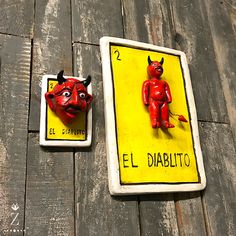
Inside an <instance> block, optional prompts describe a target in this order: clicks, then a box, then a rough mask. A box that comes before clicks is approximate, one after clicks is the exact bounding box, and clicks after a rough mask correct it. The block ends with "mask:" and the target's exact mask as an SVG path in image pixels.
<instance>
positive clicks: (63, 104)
mask: <svg viewBox="0 0 236 236" xmlns="http://www.w3.org/2000/svg"><path fill="white" fill-rule="evenodd" d="M63 73H64V71H63V70H62V71H60V72H59V73H58V75H57V80H58V83H57V84H56V86H55V87H54V88H53V90H52V91H51V92H47V93H46V94H45V98H46V101H47V103H48V105H49V107H50V108H51V110H52V111H54V112H55V113H56V115H57V116H58V117H59V118H60V119H61V121H62V122H63V123H64V124H65V125H68V124H70V123H72V122H73V121H74V120H75V118H77V115H78V113H79V111H87V109H88V107H89V104H90V103H91V102H92V96H91V95H90V94H88V92H87V86H88V85H89V84H90V82H91V76H88V77H87V79H86V80H83V81H80V80H78V79H74V78H68V79H65V78H64V77H63Z"/></svg>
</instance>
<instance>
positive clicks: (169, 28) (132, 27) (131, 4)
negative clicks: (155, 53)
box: [121, 0, 174, 47]
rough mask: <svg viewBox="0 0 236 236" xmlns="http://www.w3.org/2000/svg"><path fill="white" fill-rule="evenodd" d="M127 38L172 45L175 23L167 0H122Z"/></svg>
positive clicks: (159, 44) (167, 45) (160, 44)
mask: <svg viewBox="0 0 236 236" xmlns="http://www.w3.org/2000/svg"><path fill="white" fill-rule="evenodd" d="M121 2H122V8H123V22H124V35H125V38H127V39H132V40H137V41H141V42H145V43H152V44H156V45H158V46H166V47H172V44H173V42H172V41H173V36H172V34H174V33H173V25H172V22H171V17H170V10H169V6H168V2H167V1H163V0H158V1H153V0H151V1H143V0H135V1H134V0H121Z"/></svg>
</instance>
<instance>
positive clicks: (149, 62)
mask: <svg viewBox="0 0 236 236" xmlns="http://www.w3.org/2000/svg"><path fill="white" fill-rule="evenodd" d="M151 64H152V60H151V58H150V56H148V65H151Z"/></svg>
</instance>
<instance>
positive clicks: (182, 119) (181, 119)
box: [178, 115, 188, 122]
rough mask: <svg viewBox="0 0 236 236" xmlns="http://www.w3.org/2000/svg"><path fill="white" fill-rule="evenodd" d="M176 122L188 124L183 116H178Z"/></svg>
mask: <svg viewBox="0 0 236 236" xmlns="http://www.w3.org/2000/svg"><path fill="white" fill-rule="evenodd" d="M178 120H179V121H182V122H188V121H187V120H186V118H185V117H184V116H183V115H179V117H178Z"/></svg>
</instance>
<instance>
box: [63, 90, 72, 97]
mask: <svg viewBox="0 0 236 236" xmlns="http://www.w3.org/2000/svg"><path fill="white" fill-rule="evenodd" d="M62 95H63V96H65V97H70V95H71V92H69V91H65V92H63V93H62Z"/></svg>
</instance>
